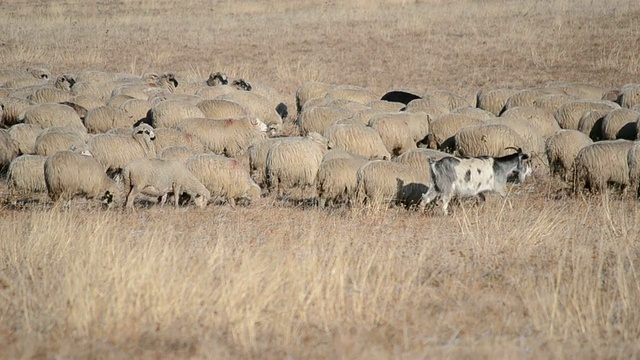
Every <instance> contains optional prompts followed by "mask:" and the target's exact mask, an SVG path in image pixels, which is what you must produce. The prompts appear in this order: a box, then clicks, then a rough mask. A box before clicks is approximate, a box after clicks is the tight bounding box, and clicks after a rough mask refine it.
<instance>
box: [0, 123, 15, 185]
mask: <svg viewBox="0 0 640 360" xmlns="http://www.w3.org/2000/svg"><path fill="white" fill-rule="evenodd" d="M18 155H20V146H19V145H18V143H17V142H16V141H15V140H13V139H12V138H11V136H10V135H9V132H8V131H7V130H4V129H0V174H3V173H4V172H5V170H6V169H7V167H9V164H11V161H12V160H13V159H15V158H16V157H18Z"/></svg>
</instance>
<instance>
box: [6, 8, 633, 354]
mask: <svg viewBox="0 0 640 360" xmlns="http://www.w3.org/2000/svg"><path fill="white" fill-rule="evenodd" d="M0 10H1V11H0V19H1V20H2V21H0V64H1V66H2V67H8V68H26V67H28V66H44V67H47V68H49V69H50V70H51V71H52V73H54V74H60V73H78V72H81V71H84V70H103V71H110V72H123V73H133V74H141V73H143V72H145V71H158V72H164V71H172V72H175V73H176V74H177V75H178V77H180V78H181V79H185V80H191V81H193V80H196V79H202V80H204V79H206V77H207V76H208V74H209V73H210V72H211V71H225V72H227V73H228V74H230V75H232V76H238V77H244V78H246V79H249V80H250V81H251V80H255V81H259V82H264V83H267V84H270V85H272V86H274V87H275V88H276V89H277V90H279V91H280V92H282V94H284V95H285V96H286V99H287V102H288V104H289V105H290V107H291V108H292V109H293V108H294V106H293V105H294V104H295V100H294V94H295V90H296V88H297V87H298V86H299V85H300V84H302V83H303V82H304V81H308V80H319V81H323V82H329V83H335V84H353V85H359V86H367V87H370V88H372V89H374V90H375V91H377V92H379V93H380V94H383V93H384V92H386V91H388V90H391V89H398V88H420V89H447V90H451V91H454V92H456V93H459V94H462V95H464V96H465V97H467V98H468V99H473V97H474V95H475V93H476V91H478V90H479V89H482V88H488V89H489V88H501V87H508V88H526V87H533V86H538V85H542V84H545V83H548V82H583V83H590V84H596V85H602V86H606V87H610V88H617V87H619V86H621V85H623V84H627V83H633V82H638V73H640V63H639V61H638V60H639V59H638V56H639V55H638V54H640V51H639V50H640V23H638V21H637V19H638V18H640V3H638V2H635V1H631V0H628V1H627V0H624V1H623V0H620V1H616V0H606V1H599V2H590V1H571V0H560V1H536V0H514V1H490V0H487V1H477V0H461V1H435V0H434V1H402V0H389V1H384V0H373V1H364V0H359V1H352V2H349V3H348V4H343V2H337V1H290V0H284V1H278V2H270V1H269V2H268V1H243V2H237V1H214V2H212V1H196V0H194V1H189V0H186V1H182V2H178V1H132V0H131V1H130V0H122V1H117V2H116V1H113V2H112V1H57V2H49V1H36V0H23V1H12V2H3V3H1V4H0ZM563 186H566V185H564V184H561V183H560V182H557V181H554V180H550V179H549V178H547V177H545V176H537V177H535V178H532V179H531V180H529V181H528V183H527V184H525V185H524V186H519V187H514V188H512V189H511V194H510V195H509V197H508V198H507V201H503V200H501V199H500V198H499V197H491V198H489V199H488V201H487V203H486V204H485V205H484V206H483V207H473V206H467V205H466V204H463V205H462V206H457V207H454V209H453V210H454V214H453V215H452V216H449V217H443V216H440V215H439V214H437V213H427V214H421V213H418V212H415V211H406V210H404V209H397V208H392V209H368V208H356V209H334V210H320V209H316V208H305V207H296V206H289V205H285V204H282V203H279V202H275V201H274V200H273V199H270V198H266V199H262V200H261V201H260V202H259V203H257V204H253V205H251V206H249V207H246V208H244V207H238V208H233V209H232V208H230V207H226V206H209V207H208V208H207V209H204V210H198V209H195V208H193V207H188V208H181V209H179V210H174V209H172V208H163V209H160V208H154V207H151V208H147V209H143V208H140V209H137V210H136V211H135V212H134V213H127V212H122V211H119V210H116V211H102V210H99V209H93V208H92V207H90V206H86V204H77V205H76V206H75V207H74V208H72V209H71V210H70V211H63V210H62V209H61V208H59V207H55V206H54V207H52V205H51V204H48V203H43V204H31V205H29V206H27V207H25V208H23V209H22V208H14V207H12V206H9V205H6V206H4V207H2V208H0V233H1V235H0V357H2V358H116V359H120V358H184V357H191V358H215V359H221V358H260V359H263V358H292V359H300V358H322V359H326V358H341V359H359V358H380V359H388V358H403V359H414V358H445V357H446V358H509V359H512V358H552V357H553V358H634V357H638V356H639V355H640V343H639V342H638V339H639V338H640V279H639V278H638V272H639V270H640V268H639V265H640V259H639V256H640V246H639V244H640V243H639V240H640V235H639V234H640V221H639V220H640V214H639V212H638V203H637V202H636V201H634V200H632V199H630V198H624V199H620V198H619V197H616V196H610V195H608V194H604V195H602V196H596V197H561V196H560V197H558V196H556V195H557V194H558V190H559V189H561V188H562V187H563ZM0 190H1V192H2V194H6V186H5V184H2V186H1V188H0Z"/></svg>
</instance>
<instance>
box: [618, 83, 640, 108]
mask: <svg viewBox="0 0 640 360" xmlns="http://www.w3.org/2000/svg"><path fill="white" fill-rule="evenodd" d="M616 102H617V103H618V104H620V106H622V107H623V108H627V109H629V108H632V107H634V106H635V105H637V104H640V84H629V85H627V86H625V87H623V88H622V90H621V92H620V95H619V96H618V98H617V99H616Z"/></svg>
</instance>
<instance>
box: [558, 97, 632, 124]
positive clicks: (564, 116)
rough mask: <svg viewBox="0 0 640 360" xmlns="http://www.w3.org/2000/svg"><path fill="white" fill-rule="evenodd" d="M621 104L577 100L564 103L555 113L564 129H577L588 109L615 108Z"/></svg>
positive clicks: (605, 101)
mask: <svg viewBox="0 0 640 360" xmlns="http://www.w3.org/2000/svg"><path fill="white" fill-rule="evenodd" d="M619 108H620V105H618V104H616V103H614V102H612V101H607V100H576V101H570V102H568V103H565V104H564V105H562V106H561V107H560V108H559V109H558V111H556V112H555V113H554V116H555V118H556V121H557V122H558V125H560V127H561V128H563V129H571V130H577V129H578V124H579V123H580V118H582V115H584V114H585V113H586V112H588V111H593V110H605V111H606V110H609V111H610V110H614V109H619Z"/></svg>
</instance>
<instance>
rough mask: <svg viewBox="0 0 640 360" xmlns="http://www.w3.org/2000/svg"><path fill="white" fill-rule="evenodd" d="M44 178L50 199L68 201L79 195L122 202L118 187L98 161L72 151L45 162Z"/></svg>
mask: <svg viewBox="0 0 640 360" xmlns="http://www.w3.org/2000/svg"><path fill="white" fill-rule="evenodd" d="M44 179H45V184H46V186H47V193H48V194H49V197H50V198H51V199H52V200H53V201H54V202H57V201H58V200H60V199H65V200H67V201H68V202H70V201H71V199H73V198H74V197H75V196H85V197H87V198H89V199H94V198H99V200H102V201H105V202H106V203H107V204H109V205H111V204H113V203H118V202H119V201H120V197H121V195H120V189H119V187H118V184H117V183H116V182H115V181H114V180H112V179H111V178H109V177H108V176H107V174H105V173H104V170H103V167H102V165H101V164H100V163H98V161H96V159H94V158H93V157H91V156H85V155H82V154H79V153H76V152H74V151H72V150H65V151H58V152H57V153H55V154H53V155H51V156H49V157H48V158H47V160H46V161H45V162H44Z"/></svg>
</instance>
